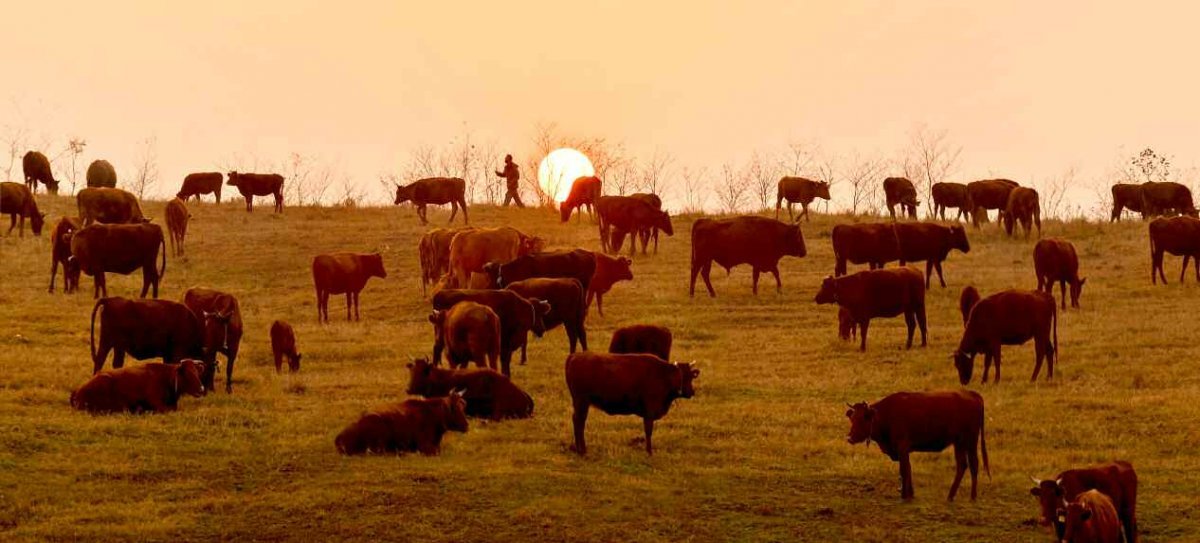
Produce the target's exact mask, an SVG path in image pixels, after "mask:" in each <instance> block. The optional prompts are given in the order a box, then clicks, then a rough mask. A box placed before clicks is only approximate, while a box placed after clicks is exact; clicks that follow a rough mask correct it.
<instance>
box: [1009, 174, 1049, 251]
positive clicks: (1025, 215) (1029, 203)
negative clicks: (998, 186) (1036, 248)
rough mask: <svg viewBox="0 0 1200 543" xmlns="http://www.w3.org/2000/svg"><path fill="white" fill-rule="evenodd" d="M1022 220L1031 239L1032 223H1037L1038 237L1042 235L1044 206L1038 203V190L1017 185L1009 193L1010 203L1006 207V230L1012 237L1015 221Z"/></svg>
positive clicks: (1026, 236)
mask: <svg viewBox="0 0 1200 543" xmlns="http://www.w3.org/2000/svg"><path fill="white" fill-rule="evenodd" d="M1017 221H1020V222H1021V228H1022V229H1023V230H1025V239H1029V230H1030V223H1033V224H1036V225H1037V230H1038V237H1041V235H1042V206H1041V204H1040V203H1038V192H1037V191H1036V190H1034V189H1031V188H1029V187H1015V188H1013V189H1012V192H1009V193H1008V205H1007V206H1005V208H1004V231H1005V232H1006V233H1007V234H1008V235H1009V237H1012V234H1013V223H1015V222H1017Z"/></svg>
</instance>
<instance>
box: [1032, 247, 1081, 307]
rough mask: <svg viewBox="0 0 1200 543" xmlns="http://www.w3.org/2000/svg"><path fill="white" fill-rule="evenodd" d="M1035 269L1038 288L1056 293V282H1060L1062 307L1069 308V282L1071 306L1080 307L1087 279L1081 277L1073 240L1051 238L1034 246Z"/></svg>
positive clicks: (1049, 292) (1052, 293) (1051, 293)
mask: <svg viewBox="0 0 1200 543" xmlns="http://www.w3.org/2000/svg"><path fill="white" fill-rule="evenodd" d="M1033 270H1034V273H1036V274H1037V282H1038V290H1045V291H1046V293H1048V294H1050V295H1051V296H1053V295H1054V292H1053V291H1054V283H1055V282H1056V281H1057V282H1058V284H1059V292H1060V293H1061V294H1062V308H1063V309H1066V308H1067V284H1068V283H1069V284H1070V285H1071V307H1076V308H1077V307H1079V294H1080V293H1082V292H1083V283H1084V282H1085V281H1087V279H1081V278H1080V277H1079V257H1078V256H1076V255H1075V246H1074V245H1071V242H1069V241H1066V240H1063V239H1058V238H1049V239H1043V240H1041V241H1038V242H1037V245H1034V246H1033Z"/></svg>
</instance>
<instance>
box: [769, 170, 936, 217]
mask: <svg viewBox="0 0 1200 543" xmlns="http://www.w3.org/2000/svg"><path fill="white" fill-rule="evenodd" d="M883 195H884V202H885V203H886V204H887V208H888V213H889V214H890V215H891V216H892V219H893V220H895V218H896V206H897V205H899V206H900V215H901V216H903V215H905V214H907V215H908V216H909V217H911V218H914V219H915V218H917V206H918V205H921V201H920V200H918V199H917V189H916V187H914V186H913V183H912V181H909V180H908V179H907V178H904V177H888V178H886V179H884V180H883ZM816 198H824V199H825V200H829V199H830V196H829V183H827V182H824V181H820V182H818V181H813V180H811V179H806V178H803V177H783V178H781V179H780V180H779V190H778V191H777V192H776V196H775V218H776V219H778V218H779V211H780V209H781V208H782V207H783V201H784V200H787V203H788V206H787V210H788V218H790V219H791V220H793V221H795V220H797V218H798V217H794V216H793V215H792V204H795V203H797V202H799V203H800V206H801V208H802V211H801V212H800V217H803V218H806V219H809V220H811V217H809V214H808V204H811V203H812V201H813V200H814V199H816Z"/></svg>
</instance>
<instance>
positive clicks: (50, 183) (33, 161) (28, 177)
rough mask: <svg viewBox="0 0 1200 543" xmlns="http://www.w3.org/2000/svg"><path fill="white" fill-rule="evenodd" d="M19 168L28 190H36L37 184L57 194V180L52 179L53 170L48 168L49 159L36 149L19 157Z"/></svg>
mask: <svg viewBox="0 0 1200 543" xmlns="http://www.w3.org/2000/svg"><path fill="white" fill-rule="evenodd" d="M21 169H22V170H23V173H24V174H25V186H26V187H29V191H30V192H35V193H36V192H37V184H38V183H41V184H43V185H46V192H49V193H50V194H58V181H56V180H55V179H54V170H52V169H51V168H50V160H49V159H47V158H46V155H43V154H41V153H39V152H37V151H29V152H28V153H25V156H24V157H22V158H21Z"/></svg>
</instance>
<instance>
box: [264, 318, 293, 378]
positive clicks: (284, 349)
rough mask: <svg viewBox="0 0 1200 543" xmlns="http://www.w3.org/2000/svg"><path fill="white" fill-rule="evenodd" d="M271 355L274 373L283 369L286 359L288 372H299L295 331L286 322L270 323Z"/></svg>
mask: <svg viewBox="0 0 1200 543" xmlns="http://www.w3.org/2000/svg"><path fill="white" fill-rule="evenodd" d="M271 354H272V355H273V356H274V357H275V373H279V372H280V370H282V369H283V359H284V358H287V361H288V371H290V372H292V373H296V372H298V371H300V353H299V352H298V351H296V331H295V330H294V329H292V325H290V324H288V323H287V322H286V321H275V322H273V323H271Z"/></svg>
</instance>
